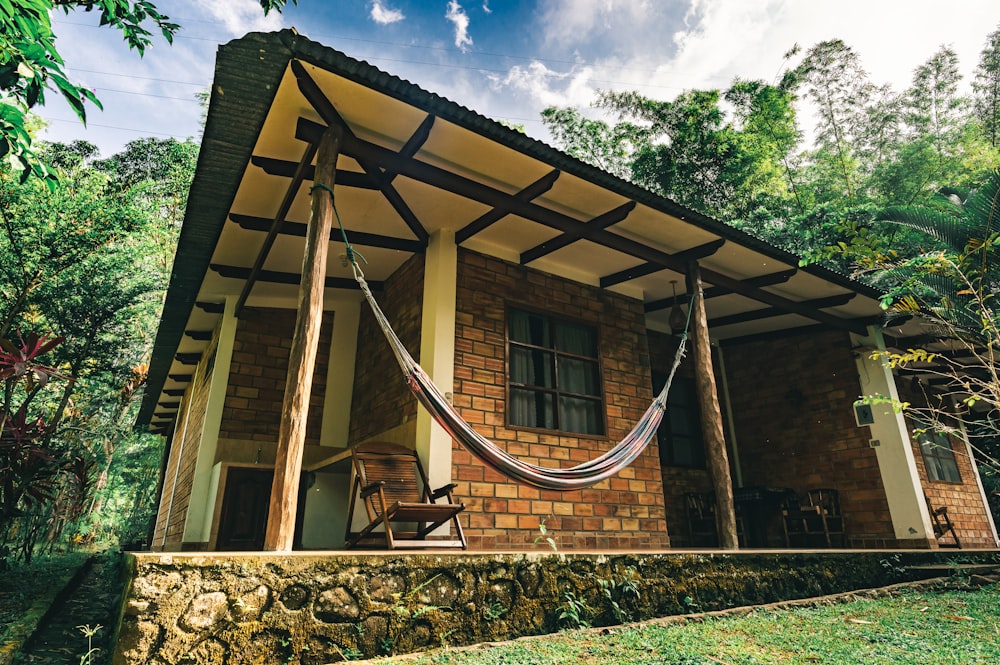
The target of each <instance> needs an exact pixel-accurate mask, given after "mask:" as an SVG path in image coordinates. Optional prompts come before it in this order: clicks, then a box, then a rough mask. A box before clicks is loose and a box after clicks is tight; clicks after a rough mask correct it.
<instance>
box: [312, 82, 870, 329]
mask: <svg viewBox="0 0 1000 665" xmlns="http://www.w3.org/2000/svg"><path fill="white" fill-rule="evenodd" d="M293 64H294V63H293ZM321 129H322V125H318V124H317V123H314V122H312V121H309V120H305V119H303V118H300V119H299V122H298V126H297V129H296V137H297V138H303V139H307V140H308V138H309V137H311V136H314V135H315V134H316V132H317V131H320V130H321ZM343 150H344V153H345V154H347V155H350V156H351V157H354V158H355V159H358V160H365V161H367V162H371V163H373V164H393V168H394V169H397V170H398V171H399V173H401V174H402V175H405V176H406V177H408V178H411V179H413V180H416V181H418V182H422V183H424V184H426V185H430V186H432V187H437V188H439V189H443V190H445V191H448V192H452V193H454V194H458V195H459V196H463V197H465V198H467V199H471V200H473V201H478V202H479V203H483V204H485V205H488V206H491V207H494V208H499V207H507V208H509V209H510V212H511V213H512V214H516V215H519V216H521V217H524V218H525V219H529V220H531V221H534V222H537V223H539V224H543V225H545V226H548V227H550V228H553V229H556V230H557V231H563V232H564V233H575V234H578V235H579V237H580V238H583V239H585V240H591V241H593V242H595V243H597V244H599V245H603V246H605V247H609V248H611V249H614V250H617V251H619V252H622V253H623V254H629V255H631V256H634V257H636V258H640V259H642V260H644V261H647V262H651V263H658V264H660V265H662V266H663V267H664V268H669V269H670V270H673V271H675V272H679V273H683V272H684V271H685V269H686V268H685V265H684V261H681V260H678V259H675V258H674V257H673V256H672V255H670V254H668V253H666V252H663V251H660V250H658V249H656V248H654V247H650V246H649V245H644V244H643V243H641V242H639V241H637V240H632V239H631V238H626V237H625V236H621V235H618V234H616V233H611V232H610V231H608V230H606V229H590V228H588V225H587V224H586V223H585V222H582V221H580V220H578V219H574V218H572V217H570V216H569V215H565V214H563V213H561V212H558V211H556V210H553V209H550V208H545V207H543V206H540V205H537V204H535V203H533V202H531V201H521V200H519V199H516V198H514V197H513V196H511V195H510V194H508V193H506V192H503V191H501V190H499V189H496V188H495V187H491V186H489V185H487V184H484V183H482V182H479V181H476V180H472V179H471V178H467V177H465V176H463V175H460V174H458V173H453V172H451V171H448V170H446V169H444V168H441V167H439V166H435V165H433V164H430V163H427V162H422V161H419V160H416V159H400V158H399V154H398V153H396V152H394V151H392V150H390V149H388V148H385V147H383V146H380V145H377V144H375V143H371V142H369V141H365V140H363V139H361V138H358V137H356V136H352V137H345V139H344V146H343ZM701 277H702V279H703V280H704V281H707V282H710V283H712V284H714V285H716V286H721V287H724V288H727V289H729V290H730V291H732V292H735V293H738V294H740V295H742V296H745V297H747V298H751V299H753V300H757V301H760V302H762V303H765V304H767V305H771V306H772V307H780V308H782V309H785V310H787V311H789V312H793V313H795V314H801V315H802V316H805V317H807V318H810V319H814V320H816V321H819V322H820V323H824V324H826V325H828V326H830V327H832V328H836V329H838V330H845V331H849V332H853V333H857V334H866V333H867V326H866V325H865V324H864V323H863V322H858V321H852V320H847V319H841V318H839V317H837V316H833V315H831V314H827V313H825V312H817V311H809V310H805V309H803V308H802V307H800V306H799V305H798V303H796V302H795V301H793V300H789V299H788V298H785V297H782V296H779V295H777V294H774V293H770V292H768V291H763V290H761V289H759V288H757V287H753V286H748V285H747V284H746V283H745V282H744V281H741V280H739V279H736V278H734V277H729V276H728V275H724V274H722V273H719V272H716V271H714V270H709V269H707V268H702V270H701Z"/></svg>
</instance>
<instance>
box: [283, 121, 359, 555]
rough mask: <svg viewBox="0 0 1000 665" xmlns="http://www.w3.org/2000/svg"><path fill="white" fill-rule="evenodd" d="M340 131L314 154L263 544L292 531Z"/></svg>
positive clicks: (287, 545) (286, 542)
mask: <svg viewBox="0 0 1000 665" xmlns="http://www.w3.org/2000/svg"><path fill="white" fill-rule="evenodd" d="M342 136H343V130H342V129H341V128H340V127H339V126H331V127H330V128H329V129H327V130H326V132H325V133H324V134H323V137H322V138H321V139H320V143H319V152H318V153H317V156H316V177H315V180H314V183H315V185H314V188H313V190H312V209H311V213H310V215H309V225H308V227H307V229H306V246H305V252H304V254H303V256H302V281H301V282H300V283H299V300H298V314H297V316H296V317H295V332H294V333H293V335H292V348H291V350H290V351H289V353H288V376H287V378H286V379H285V397H284V401H283V402H282V405H281V427H280V429H279V430H278V449H277V453H276V458H275V461H274V483H273V484H272V485H271V502H270V504H269V507H268V515H267V531H266V532H265V533H264V549H265V550H270V551H278V552H288V551H291V549H292V539H293V538H294V536H295V513H296V508H297V506H298V493H299V475H300V473H301V472H302V451H303V449H304V448H305V441H306V420H307V418H308V415H309V395H310V393H311V392H312V379H313V366H314V365H315V364H316V351H317V349H318V347H319V330H320V324H321V323H322V321H323V289H324V285H325V282H326V255H327V253H328V250H329V247H330V229H331V228H332V226H333V195H332V194H331V192H330V191H327V190H326V189H324V188H323V187H320V186H319V185H321V184H325V185H327V186H328V187H330V188H331V191H332V189H333V185H334V179H335V176H336V174H337V156H338V154H339V153H340V141H341V138H342Z"/></svg>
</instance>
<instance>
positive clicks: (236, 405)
mask: <svg viewBox="0 0 1000 665" xmlns="http://www.w3.org/2000/svg"><path fill="white" fill-rule="evenodd" d="M295 316H296V312H295V310H292V309H274V308H260V307H247V308H245V309H244V310H243V314H242V315H241V316H240V318H239V321H238V322H237V325H236V337H235V340H234V343H233V357H232V361H231V364H230V368H229V383H228V384H227V387H226V402H225V406H224V407H223V410H222V423H221V425H220V428H219V438H228V439H240V440H243V441H260V442H268V443H274V442H276V441H277V440H278V430H279V428H280V427H281V405H282V400H283V399H284V394H285V379H286V377H287V375H288V354H289V350H290V349H291V345H292V334H293V332H294V329H295ZM332 335H333V314H332V313H331V312H326V313H325V314H324V315H323V322H322V325H321V327H320V339H319V350H318V352H317V354H316V365H315V369H314V372H313V384H312V392H311V394H310V397H309V419H308V422H307V423H306V444H307V445H308V444H318V443H319V439H320V428H321V427H322V423H323V400H324V399H325V396H326V373H327V366H328V364H329V358H330V338H331V336H332Z"/></svg>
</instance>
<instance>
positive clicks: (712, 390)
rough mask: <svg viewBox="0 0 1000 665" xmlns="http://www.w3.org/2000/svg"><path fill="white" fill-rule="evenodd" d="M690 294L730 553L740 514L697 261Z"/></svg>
mask: <svg viewBox="0 0 1000 665" xmlns="http://www.w3.org/2000/svg"><path fill="white" fill-rule="evenodd" d="M687 291H688V293H693V294H694V298H693V299H692V301H691V326H692V335H691V341H692V345H693V349H692V351H693V354H692V355H693V356H694V377H695V390H696V391H697V393H698V407H699V411H700V413H701V431H702V439H703V440H704V442H705V456H706V457H707V459H708V471H709V475H711V477H712V485H713V488H714V490H715V515H716V519H717V520H718V523H719V546H720V547H721V548H722V549H726V550H735V549H737V548H738V547H739V540H738V539H737V536H736V511H735V509H734V507H733V482H732V479H731V478H730V474H729V454H728V452H726V437H725V435H724V434H723V429H722V409H721V408H720V407H719V393H718V390H717V388H716V385H715V371H714V369H713V368H712V346H711V342H709V339H708V316H707V315H706V314H705V294H704V292H703V291H702V284H701V269H700V268H699V266H698V262H697V261H691V262H689V263H688V269H687Z"/></svg>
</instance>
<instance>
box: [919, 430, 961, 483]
mask: <svg viewBox="0 0 1000 665" xmlns="http://www.w3.org/2000/svg"><path fill="white" fill-rule="evenodd" d="M919 441H920V452H921V454H922V455H923V458H924V467H925V468H926V469H927V479H928V480H935V481H942V482H947V483H960V482H962V476H961V474H959V472H958V464H957V463H956V462H955V453H954V451H953V450H952V448H951V439H950V438H949V437H948V436H947V435H945V434H924V435H922V436H921V437H920V439H919Z"/></svg>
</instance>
